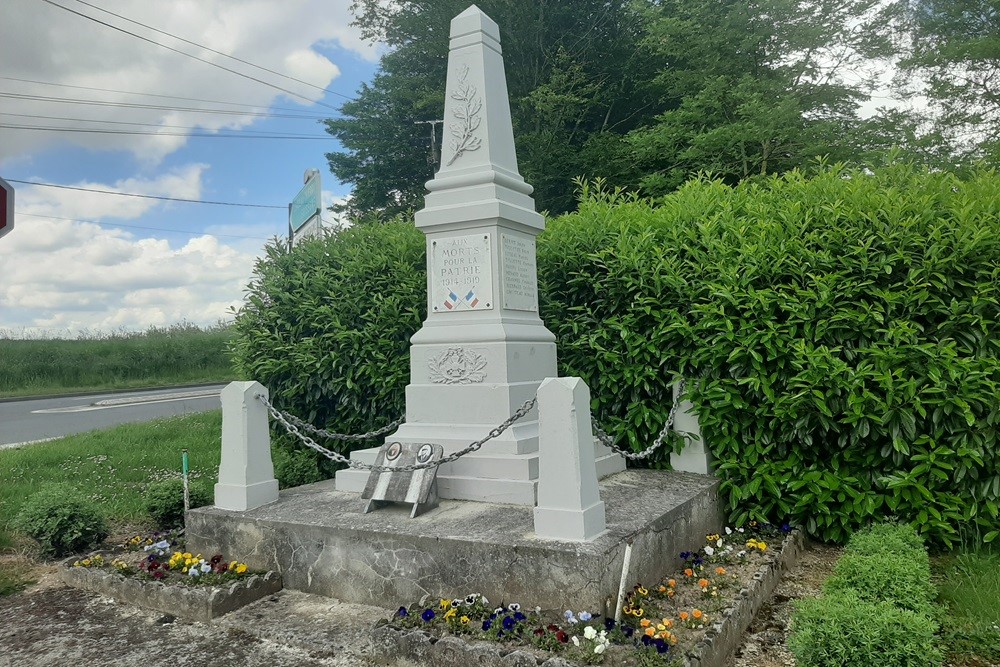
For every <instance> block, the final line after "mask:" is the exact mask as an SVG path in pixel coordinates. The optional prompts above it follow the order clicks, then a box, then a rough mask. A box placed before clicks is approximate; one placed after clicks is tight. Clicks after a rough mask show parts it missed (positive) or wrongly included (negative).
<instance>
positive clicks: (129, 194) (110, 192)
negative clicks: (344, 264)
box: [6, 178, 288, 210]
mask: <svg viewBox="0 0 1000 667" xmlns="http://www.w3.org/2000/svg"><path fill="white" fill-rule="evenodd" d="M6 180H8V181H9V182H11V183H21V184H23V185H37V186H39V187H43V188H59V189H60V190H79V191H81V192H99V193H101V194H105V195H118V196H119V197H139V198H140V199H159V200H161V201H180V202H186V203H188V204H213V205H215V206H242V207H245V208H280V209H282V210H288V205H287V204H285V205H283V206H273V205H271V204H240V203H236V202H228V201H205V200H202V199H183V198H181V197H159V196H156V195H140V194H136V193H134V192H115V191H114V190H97V189H95V188H80V187H76V186H73V185H56V184H55V183H38V182H37V181H20V180H18V179H16V178H8V179H6Z"/></svg>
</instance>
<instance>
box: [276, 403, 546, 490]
mask: <svg viewBox="0 0 1000 667" xmlns="http://www.w3.org/2000/svg"><path fill="white" fill-rule="evenodd" d="M256 398H257V400H258V401H260V402H261V403H263V404H264V407H266V408H267V411H268V413H269V414H270V415H271V416H272V417H274V418H275V420H277V421H278V422H279V423H280V424H281V425H282V426H284V427H285V430H287V431H288V432H289V433H290V434H292V435H293V436H295V437H297V438H298V439H299V440H300V441H301V442H302V444H304V445H305V446H306V447H309V448H310V449H313V450H315V451H317V452H319V453H320V454H322V455H323V456H325V457H326V458H328V459H330V460H331V461H336V462H337V463H343V464H345V465H347V466H348V467H351V468H356V469H363V470H372V471H375V472H411V471H414V470H422V469H424V468H436V467H437V466H439V465H441V464H443V463H451V462H453V461H457V460H458V459H459V458H461V457H463V456H465V455H466V454H470V453H472V452H475V451H478V450H479V449H480V448H481V447H482V446H483V445H485V444H486V443H487V442H489V441H490V440H492V439H493V438H496V437H497V436H499V435H500V434H501V433H503V432H504V431H506V430H507V429H508V428H510V426H511V424H513V423H514V422H516V421H517V420H519V419H521V418H522V417H524V416H525V415H526V414H528V413H529V412H530V411H531V409H532V408H533V407H535V401H536V399H535V398H534V397H532V398H530V399H529V400H527V401H525V402H524V404H523V405H522V406H521V407H519V408H518V409H517V410H515V411H514V414H512V415H511V416H510V417H508V418H507V419H505V420H504V421H503V422H502V423H501V424H500V425H499V426H497V427H496V428H494V429H493V430H492V431H490V432H489V433H488V434H487V435H486V437H485V438H483V439H481V440H476V441H475V442H472V443H469V445H468V446H466V447H464V448H462V449H460V450H458V451H457V452H452V453H451V454H448V455H447V456H444V457H442V458H441V459H439V460H437V461H428V462H427V463H414V464H412V465H407V466H377V465H369V464H367V463H363V462H361V461H355V460H353V459H349V458H347V457H346V456H344V455H343V454H339V453H337V452H334V451H331V450H329V449H327V448H326V447H323V446H322V445H320V444H318V443H317V442H316V441H314V440H313V439H312V438H310V437H309V436H307V435H305V434H304V433H302V432H301V431H300V430H299V429H298V427H297V426H296V425H295V424H294V423H293V422H292V420H295V421H298V422H301V421H302V420H300V419H298V418H297V417H294V416H293V415H288V414H287V413H284V412H282V411H280V410H278V409H277V408H275V407H274V406H273V405H271V403H270V401H268V400H267V398H265V396H264V395H263V394H257V396H256ZM289 418H291V419H289ZM397 425H398V424H397ZM386 428H388V427H386ZM316 430H317V431H318V430H320V429H316ZM384 430H385V429H383V431H384ZM356 437H357V436H353V437H352V439H353V438H356ZM387 444H388V443H387Z"/></svg>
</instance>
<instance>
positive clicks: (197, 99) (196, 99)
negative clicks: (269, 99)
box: [0, 76, 327, 120]
mask: <svg viewBox="0 0 1000 667" xmlns="http://www.w3.org/2000/svg"><path fill="white" fill-rule="evenodd" d="M0 80H3V81H18V82H20V83H35V84H38V85H40V86H56V87H59V88H76V89H78V90H93V91H96V92H100V93H119V94H122V95H140V96H143V97H159V98H163V99H168V100H184V101H185V102H205V103H207V104H228V105H229V106H234V107H247V108H249V109H261V108H264V107H262V106H261V105H260V104H243V103H241V102H226V101H225V100H206V99H203V98H200V97H181V96H180V95H163V94H160V93H140V92H136V91H134V90H118V89H116V88H97V87H95V86H76V85H73V84H69V83H53V82H51V81H38V80H37V79H19V78H17V77H13V76H0ZM45 99H59V98H45ZM140 106H141V105H140ZM168 108H169V107H168ZM267 108H268V109H273V110H275V111H291V112H294V113H297V114H299V115H298V116H295V117H296V118H298V117H300V116H301V117H302V118H316V119H320V120H322V119H325V118H327V116H321V115H309V114H303V113H302V112H301V109H290V108H288V107H274V106H269V107H267ZM181 109H186V108H185V107H182V108H181ZM196 110H197V109H196ZM231 113H240V112H236V111H233V112H231ZM289 117H290V116H289Z"/></svg>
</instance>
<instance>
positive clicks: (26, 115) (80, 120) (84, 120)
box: [0, 111, 316, 136]
mask: <svg viewBox="0 0 1000 667" xmlns="http://www.w3.org/2000/svg"><path fill="white" fill-rule="evenodd" d="M0 116H17V117H18V118H40V119H43V120H68V121H72V122H74V123H105V124H108V125H138V126H140V127H161V128H173V129H176V130H191V131H192V132H194V131H197V130H204V129H205V128H204V127H197V126H194V127H192V126H190V125H167V124H162V123H136V122H133V121H126V120H102V119H100V118H74V117H72V116H39V115H38V114H33V113H10V112H9V111H0ZM222 129H228V130H230V131H232V132H240V133H244V134H294V133H286V132H277V133H272V132H268V131H266V130H246V129H243V128H222ZM308 136H316V135H308Z"/></svg>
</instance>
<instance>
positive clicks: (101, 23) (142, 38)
mask: <svg viewBox="0 0 1000 667" xmlns="http://www.w3.org/2000/svg"><path fill="white" fill-rule="evenodd" d="M42 2H44V3H46V4H48V5H52V6H53V7H58V8H59V9H62V10H64V11H67V12H69V13H71V14H76V15H77V16H79V17H81V18H85V19H87V20H88V21H93V22H94V23H97V24H100V25H103V26H105V27H107V28H111V29H112V30H117V31H118V32H121V33H124V34H126V35H130V36H132V37H135V38H136V39H141V40H142V41H144V42H148V43H150V44H154V45H156V46H159V47H161V48H164V49H167V50H168V51H173V52H174V53H178V54H180V55H182V56H186V57H188V58H192V59H194V60H197V61H199V62H203V63H205V64H206V65H211V66H212V67H217V68H219V69H221V70H225V71H227V72H230V73H232V74H235V75H236V76H241V77H243V78H244V79H249V80H251V81H256V82H257V83H260V84H263V85H265V86H268V87H269V88H274V89H275V90H280V91H281V92H283V93H288V94H289V95H292V96H293V97H298V98H299V99H302V100H306V101H307V102H309V103H310V104H318V105H320V106H322V107H326V108H328V109H333V110H334V111H339V109H337V107H334V106H331V105H329V104H327V103H325V102H322V101H315V102H314V101H313V100H310V99H309V98H308V97H306V96H305V95H301V94H299V93H296V92H295V91H293V90H289V89H287V88H282V87H281V86H278V85H275V84H273V83H269V82H267V81H264V80H263V79H258V78H257V77H255V76H251V75H249V74H244V73H243V72H240V71H237V70H234V69H232V68H230V67H226V66H225V65H220V64H219V63H213V62H212V61H211V60H207V59H205V58H202V57H200V56H196V55H194V54H193V53H187V52H186V51H181V50H180V49H175V48H174V47H172V46H167V45H166V44H161V43H160V42H157V41H156V40H153V39H149V38H148V37H143V36H142V35H139V34H137V33H134V32H131V31H129V30H125V29H124V28H120V27H118V26H116V25H112V24H110V23H107V22H106V21H102V20H100V19H98V18H94V17H93V16H88V15H86V14H84V13H82V12H78V11H76V10H75V9H70V8H69V7H66V6H65V5H60V4H59V3H57V2H54V1H53V0H42Z"/></svg>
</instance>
